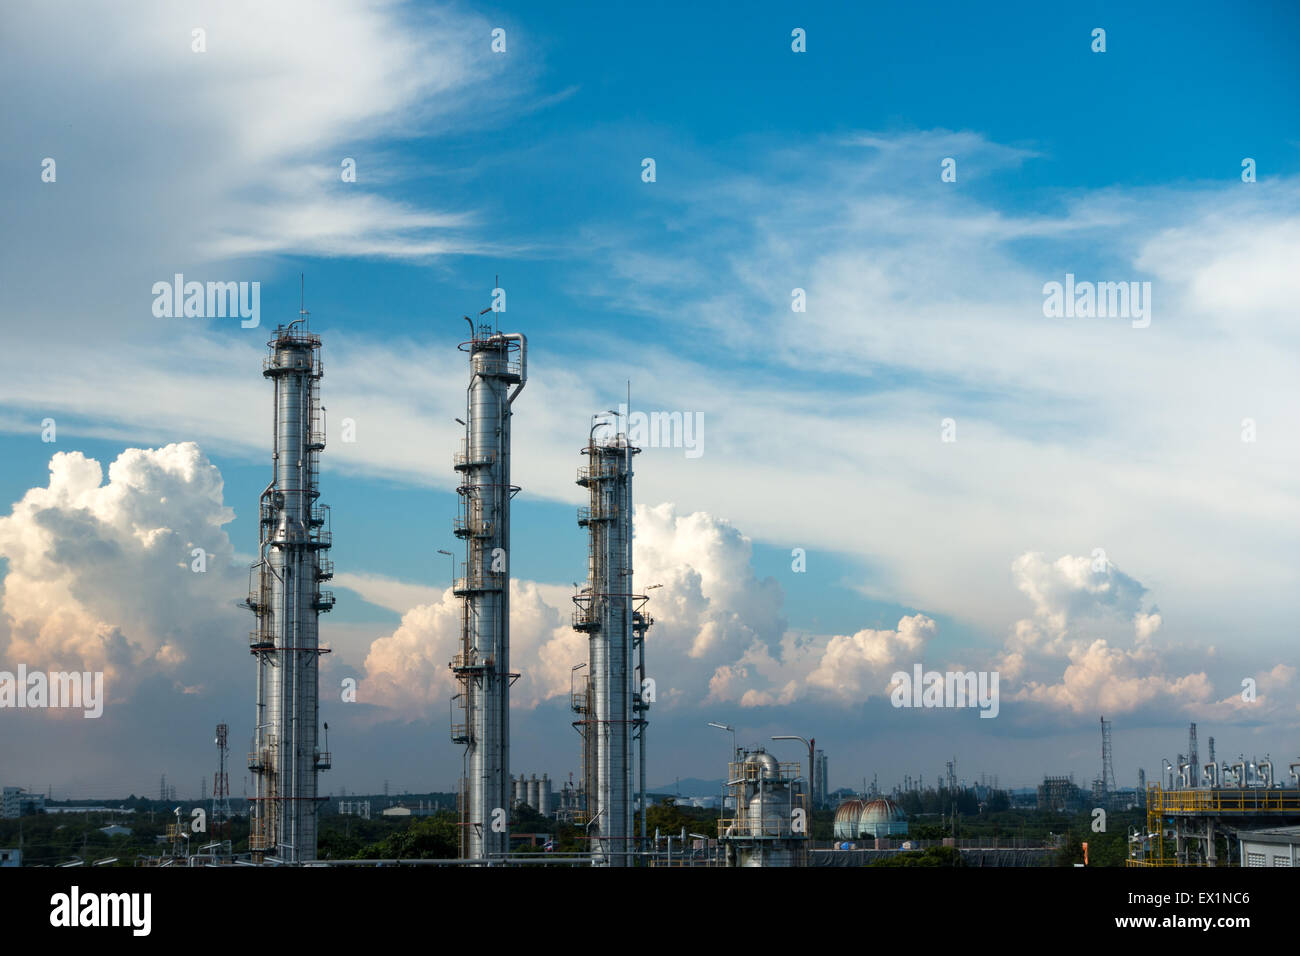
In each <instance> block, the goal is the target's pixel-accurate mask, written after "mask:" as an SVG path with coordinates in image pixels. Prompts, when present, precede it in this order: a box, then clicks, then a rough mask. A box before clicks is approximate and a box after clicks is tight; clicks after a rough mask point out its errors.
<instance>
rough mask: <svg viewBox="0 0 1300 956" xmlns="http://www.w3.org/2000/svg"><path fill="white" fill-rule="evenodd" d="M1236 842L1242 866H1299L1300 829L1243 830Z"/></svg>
mask: <svg viewBox="0 0 1300 956" xmlns="http://www.w3.org/2000/svg"><path fill="white" fill-rule="evenodd" d="M1237 840H1238V842H1239V843H1240V844H1241V865H1242V866H1300V827H1271V828H1269V829H1267V830H1243V831H1242V832H1241V833H1238V834H1237Z"/></svg>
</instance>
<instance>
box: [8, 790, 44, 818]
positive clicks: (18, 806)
mask: <svg viewBox="0 0 1300 956" xmlns="http://www.w3.org/2000/svg"><path fill="white" fill-rule="evenodd" d="M3 807H4V812H3V814H2V815H3V816H4V817H6V818H9V819H12V818H14V817H25V816H30V815H31V814H33V813H44V812H45V794H43V793H29V792H28V791H26V790H24V789H23V788H22V787H5V788H4V804H3Z"/></svg>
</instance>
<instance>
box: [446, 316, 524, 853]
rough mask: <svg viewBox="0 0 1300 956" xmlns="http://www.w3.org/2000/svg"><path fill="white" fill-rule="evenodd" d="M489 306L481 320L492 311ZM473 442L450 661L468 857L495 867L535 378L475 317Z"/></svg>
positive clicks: (512, 341) (465, 479)
mask: <svg viewBox="0 0 1300 956" xmlns="http://www.w3.org/2000/svg"><path fill="white" fill-rule="evenodd" d="M488 311H490V310H488V309H485V310H484V311H483V312H482V313H480V315H483V314H486V313H487V312H488ZM465 321H467V322H469V325H470V338H469V340H468V341H466V342H462V343H461V344H460V349H461V351H463V352H466V353H468V355H469V365H470V377H469V385H468V387H467V388H466V390H465V418H464V420H463V421H461V420H459V419H458V421H461V423H462V424H463V425H464V426H465V437H464V439H463V440H462V443H461V448H460V452H459V453H458V454H457V455H456V456H455V459H454V461H453V467H454V469H455V471H456V473H457V475H458V476H459V485H458V487H457V489H456V492H457V494H459V495H460V515H459V516H458V517H457V518H456V522H455V532H456V536H457V537H459V538H461V539H462V540H463V541H464V542H465V560H464V562H463V563H462V564H461V573H460V576H459V577H458V578H457V579H456V581H455V583H454V585H453V592H454V594H455V595H456V597H458V598H460V599H461V602H462V608H463V613H462V615H461V640H460V651H459V653H457V654H456V655H455V657H454V658H453V659H452V661H451V665H450V666H451V670H452V673H453V674H454V675H455V678H456V681H457V684H458V686H459V693H457V694H456V696H455V697H454V698H453V701H452V702H453V705H454V706H455V708H456V709H457V710H458V713H457V714H456V715H455V716H454V717H453V720H452V728H451V739H452V740H453V741H454V742H455V743H459V744H462V745H463V746H464V748H465V755H464V768H465V769H464V776H463V777H462V779H461V784H460V823H461V857H462V858H464V859H473V860H487V859H490V858H492V857H501V856H504V855H505V854H506V852H507V851H508V850H509V829H510V825H509V819H510V801H511V797H512V796H513V794H512V792H511V781H510V685H511V683H512V682H513V681H514V679H515V678H516V677H517V676H518V675H517V674H512V673H511V672H510V565H509V555H510V502H511V499H512V498H514V496H515V495H516V494H517V493H518V492H519V488H518V487H516V486H514V485H512V484H511V483H510V419H511V414H512V411H511V407H512V406H513V404H514V401H515V399H517V398H518V397H519V393H520V392H522V391H523V389H524V385H525V384H526V383H527V381H528V341H527V339H526V338H525V337H524V336H523V335H522V334H519V333H503V332H500V331H498V330H497V329H496V328H495V327H494V326H493V325H490V324H479V325H477V326H476V325H475V324H474V321H473V320H472V319H470V318H469V317H468V316H467V317H466V319H465Z"/></svg>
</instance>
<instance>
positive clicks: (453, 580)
mask: <svg viewBox="0 0 1300 956" xmlns="http://www.w3.org/2000/svg"><path fill="white" fill-rule="evenodd" d="M438 553H439V554H445V555H446V556H447V559H448V560H447V563H448V564H449V565H450V566H451V586H452V587H453V588H454V587H455V586H456V556H455V555H454V554H452V553H451V552H450V551H444V550H442V548H439V549H438Z"/></svg>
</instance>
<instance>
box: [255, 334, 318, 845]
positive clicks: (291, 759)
mask: <svg viewBox="0 0 1300 956" xmlns="http://www.w3.org/2000/svg"><path fill="white" fill-rule="evenodd" d="M267 345H268V346H269V348H270V354H269V355H268V357H267V358H266V360H265V362H264V363H263V367H262V374H263V376H265V377H266V378H269V379H270V380H271V381H272V382H273V383H274V385H275V427H274V430H273V433H272V434H273V442H274V445H273V449H272V455H271V459H272V477H271V482H270V484H268V485H267V486H266V490H264V491H263V492H262V495H261V498H260V501H259V507H258V525H259V529H260V530H259V539H260V545H259V560H258V562H257V564H255V565H253V568H252V572H251V580H250V586H249V595H248V600H247V601H245V602H244V606H245V607H247V608H249V609H250V610H252V612H253V614H254V616H255V620H256V627H255V629H254V630H253V632H252V633H251V634H250V636H249V650H250V652H251V653H252V655H253V656H254V658H255V659H256V661H257V715H256V723H255V727H254V731H253V741H252V748H251V750H250V752H249V755H248V769H249V770H251V771H252V772H253V775H254V779H255V780H256V796H255V797H253V799H252V808H251V819H250V831H249V838H248V844H249V849H250V850H251V851H253V853H255V854H257V855H258V856H259V857H260V856H274V857H275V858H277V859H279V860H285V861H288V862H294V863H301V862H305V861H309V860H314V859H316V811H317V802H318V800H319V797H318V790H317V779H316V778H317V774H318V773H319V772H320V771H322V770H328V769H329V768H330V765H331V761H330V755H329V753H328V752H326V751H323V750H322V749H321V748H320V746H319V738H318V727H319V716H320V713H319V710H320V708H319V695H318V670H319V662H320V655H321V654H324V653H328V649H324V648H322V647H321V646H320V640H319V627H318V615H319V614H320V612H322V611H328V610H330V608H332V607H333V606H334V595H333V594H332V593H330V592H329V591H322V590H321V588H320V586H321V583H322V582H324V581H327V580H329V578H331V577H332V576H333V565H332V564H331V562H330V561H329V559H328V558H327V557H326V552H327V551H328V550H329V547H330V543H331V535H330V527H329V508H328V507H327V506H322V505H320V504H318V503H317V499H318V498H319V496H320V491H319V490H318V477H319V471H320V452H321V450H322V449H324V447H325V419H324V409H323V408H322V407H321V404H320V394H319V383H320V379H321V375H322V366H321V360H320V348H321V341H320V337H319V336H317V335H313V334H312V333H311V332H309V331H308V330H307V313H306V311H305V310H303V311H302V312H301V316H300V318H298V319H295V320H294V321H293V322H291V323H289V324H288V325H287V326H279V327H278V328H277V329H276V331H275V336H274V338H272V339H271V341H270V342H268V343H267Z"/></svg>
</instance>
